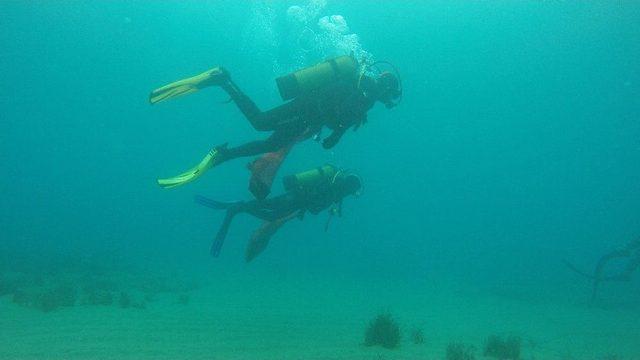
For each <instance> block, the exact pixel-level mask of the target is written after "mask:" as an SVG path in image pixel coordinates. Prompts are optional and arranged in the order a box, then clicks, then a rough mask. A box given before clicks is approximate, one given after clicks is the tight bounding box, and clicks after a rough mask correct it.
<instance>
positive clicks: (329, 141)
mask: <svg viewBox="0 0 640 360" xmlns="http://www.w3.org/2000/svg"><path fill="white" fill-rule="evenodd" d="M345 131H346V128H344V127H340V128H338V129H336V130H334V131H333V132H332V133H331V135H329V136H328V137H327V138H326V139H324V140H322V147H323V148H325V149H331V148H332V147H334V146H336V144H337V143H338V141H340V138H341V137H342V135H344V132H345Z"/></svg>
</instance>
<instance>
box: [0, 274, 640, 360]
mask: <svg viewBox="0 0 640 360" xmlns="http://www.w3.org/2000/svg"><path fill="white" fill-rule="evenodd" d="M387 310H389V311H391V312H392V314H393V315H394V317H395V318H396V320H397V321H398V323H399V324H400V326H401V329H402V331H403V340H402V343H401V346H400V347H399V348H398V349H394V350H387V349H382V348H377V347H365V346H363V345H362V343H363V336H364V329H365V327H366V325H367V324H368V322H369V321H370V320H371V319H372V318H373V317H374V316H375V315H376V314H377V313H378V312H380V311H387ZM415 328H420V329H422V331H423V332H424V337H425V342H424V344H420V345H416V344H413V343H412V342H411V341H410V340H409V336H408V334H409V333H410V332H411V330H412V329H415ZM492 334H514V335H517V336H520V337H521V338H522V344H523V349H522V353H523V355H522V359H524V360H528V359H559V360H569V359H581V360H582V359H609V358H613V357H611V356H612V355H617V356H619V357H618V358H619V359H640V310H639V309H637V308H635V309H634V308H627V309H608V310H605V309H598V308H593V307H589V306H586V305H581V304H558V303H550V302H544V301H527V300H522V299H510V298H506V297H502V296H498V295H496V294H492V293H487V292H484V293H483V292H473V291H468V290H464V291H461V290H456V289H454V288H443V287H439V286H437V285H433V284H428V283H424V284H416V283H414V284H411V285H409V284H407V283H402V282H400V281H386V282H379V281H378V282H367V281H356V280H350V279H337V280H336V279H324V280H323V279H304V280H293V279H291V278H287V279H282V278H280V279H278V278H275V277H274V278H269V279H265V278H257V277H251V276H238V277H231V278H230V277H225V278H221V279H217V280H216V281H212V282H211V283H210V284H208V285H205V286H204V287H202V288H200V289H199V290H196V291H194V292H192V293H190V295H189V302H188V303H187V304H179V303H177V302H176V301H175V298H173V297H170V296H168V295H167V296H159V297H158V299H156V300H155V301H154V302H152V303H149V304H148V306H147V308H146V309H120V308H118V307H117V306H86V305H76V306H74V307H70V308H63V309H60V310H56V311H53V312H50V313H43V312H41V311H38V310H35V309H32V308H25V307H21V306H18V305H15V304H13V303H12V302H11V298H10V297H8V296H5V297H2V298H0V359H41V360H43V359H137V360H140V359H191V360H196V359H208V360H214V359H265V360H266V359H274V360H275V359H279V360H280V359H367V360H379V359H389V360H390V359H445V357H446V356H445V354H446V347H447V344H449V343H451V342H454V341H459V342H463V343H465V344H470V345H473V346H474V347H475V348H476V349H477V350H476V358H478V359H482V358H483V357H482V356H481V353H482V346H483V342H484V340H485V339H486V338H487V337H488V336H489V335H492Z"/></svg>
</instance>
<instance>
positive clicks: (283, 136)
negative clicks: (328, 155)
mask: <svg viewBox="0 0 640 360" xmlns="http://www.w3.org/2000/svg"><path fill="white" fill-rule="evenodd" d="M363 83H365V84H367V85H371V84H372V83H375V81H374V80H373V79H371V78H367V77H365V78H363ZM222 89H223V90H225V91H226V92H227V93H228V94H229V95H230V96H231V99H232V100H233V102H234V103H235V104H236V105H237V106H238V108H239V109H240V111H241V112H242V113H243V114H244V116H245V117H246V118H247V119H248V120H249V122H250V123H251V125H252V126H253V127H254V128H255V129H256V130H258V131H273V133H272V134H271V135H270V136H269V137H268V138H267V139H265V140H258V141H252V142H249V143H247V144H244V145H240V146H238V147H235V148H227V149H224V150H223V154H224V159H223V160H224V161H226V160H231V159H234V158H237V157H244V156H253V155H258V154H263V153H267V152H272V151H277V150H279V149H281V148H283V147H286V146H288V145H290V144H291V143H292V142H294V141H295V140H296V139H297V138H299V137H302V136H311V135H314V134H317V133H319V132H320V130H321V129H322V127H323V126H326V127H328V128H329V129H331V130H332V133H331V135H329V136H328V137H327V138H325V139H324V140H323V141H322V145H323V147H324V148H325V149H329V148H332V147H333V146H335V145H336V144H337V143H338V141H339V140H340V138H341V137H342V135H344V133H345V132H346V131H347V129H349V128H350V127H353V128H354V129H357V128H358V127H359V126H360V125H362V124H363V123H365V122H366V119H367V111H368V110H369V109H371V107H372V106H373V105H374V103H375V101H376V100H375V98H373V96H366V95H365V93H364V92H363V91H362V90H361V89H359V88H358V87H357V86H356V84H355V83H354V82H353V81H336V82H335V83H334V84H333V85H331V86H327V87H325V88H323V89H320V90H317V91H314V92H311V93H308V94H305V95H304V96H300V97H298V98H295V99H294V100H292V101H290V102H287V103H285V104H283V105H280V106H278V107H275V108H273V109H271V110H268V111H261V110H260V109H259V108H258V107H257V106H256V104H255V103H254V102H253V100H251V98H249V97H248V96H247V95H245V94H244V93H243V92H242V91H241V90H240V89H239V88H238V87H237V86H236V85H235V84H234V83H233V82H232V81H231V80H228V81H227V82H226V83H224V84H222Z"/></svg>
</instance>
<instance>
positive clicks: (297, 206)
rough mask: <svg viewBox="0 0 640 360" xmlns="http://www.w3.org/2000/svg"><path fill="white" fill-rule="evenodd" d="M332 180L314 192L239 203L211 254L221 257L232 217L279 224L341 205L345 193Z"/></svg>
mask: <svg viewBox="0 0 640 360" xmlns="http://www.w3.org/2000/svg"><path fill="white" fill-rule="evenodd" d="M340 190H341V189H339V188H337V186H336V184H330V183H329V181H327V182H326V183H323V184H322V185H320V186H317V187H315V188H314V189H313V190H312V191H307V192H301V191H289V192H287V193H285V194H283V195H280V196H276V197H273V198H270V199H265V200H252V201H247V202H238V203H235V204H233V205H230V206H229V207H228V208H227V214H226V216H225V218H224V221H223V222H222V225H221V226H220V229H219V230H218V233H217V234H216V238H215V240H214V241H213V244H212V246H211V255H213V256H218V254H219V253H220V249H221V248H222V244H223V243H224V239H225V238H226V236H227V232H228V231H229V227H230V226H231V222H232V221H233V218H234V217H235V216H236V215H237V214H239V213H248V214H251V215H253V216H255V217H257V218H259V219H261V220H264V221H266V222H276V221H278V220H282V219H285V218H287V217H291V216H295V215H297V216H299V217H300V218H302V217H303V216H304V214H305V212H310V213H312V214H318V213H319V212H321V211H322V210H325V209H328V208H329V207H331V206H332V205H334V204H338V205H340V203H341V202H342V199H343V198H344V196H346V194H345V193H344V191H340Z"/></svg>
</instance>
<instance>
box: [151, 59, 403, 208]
mask: <svg viewBox="0 0 640 360" xmlns="http://www.w3.org/2000/svg"><path fill="white" fill-rule="evenodd" d="M374 65H375V64H374ZM372 66H373V65H371V66H368V67H364V69H363V70H361V68H362V67H361V66H360V65H359V64H358V63H357V61H356V60H355V59H353V58H352V57H350V56H340V57H337V58H335V59H330V60H327V61H326V62H323V63H320V64H318V65H315V66H312V67H310V68H306V69H302V70H299V71H297V72H295V73H292V74H289V75H287V76H283V77H280V78H278V79H277V80H276V81H277V83H278V88H279V90H280V93H281V95H282V97H283V99H284V100H291V99H292V100H291V101H289V102H287V103H285V104H283V105H280V106H278V107H276V108H273V109H271V110H268V111H264V112H263V111H261V110H260V109H259V108H258V107H257V106H256V104H255V103H254V102H253V101H252V100H251V99H250V98H249V97H248V96H247V95H245V94H244V93H243V92H242V91H241V90H240V89H239V88H238V86H237V85H236V84H235V83H234V82H233V81H232V80H231V77H230V75H229V73H228V71H226V70H225V69H224V68H222V67H217V68H214V69H212V70H209V71H207V72H205V73H203V74H200V75H198V76H194V77H192V78H189V79H185V80H180V81H177V82H175V83H172V84H169V85H167V86H164V87H162V88H159V89H157V90H154V91H153V92H152V93H151V95H150V98H149V100H150V102H151V103H152V104H155V103H157V102H161V101H164V100H166V99H170V98H173V97H177V96H180V95H183V94H188V93H191V92H194V91H198V90H200V89H202V88H204V87H208V86H219V87H220V88H222V89H223V90H224V91H225V92H226V93H228V94H229V96H230V97H231V100H232V101H233V102H234V103H235V104H236V105H237V106H238V108H239V109H240V111H241V112H242V113H243V114H244V116H245V117H246V118H247V119H248V120H249V122H250V123H251V125H252V126H253V127H254V128H255V129H256V130H258V131H272V132H273V133H272V134H271V135H270V136H269V137H268V138H267V139H265V140H258V141H252V142H249V143H246V144H244V145H240V146H238V147H227V144H224V145H221V146H217V147H215V148H214V149H212V150H211V151H210V152H209V154H208V155H207V156H206V157H205V158H204V159H203V160H202V161H201V162H200V164H198V165H197V166H195V167H193V168H192V169H190V170H188V171H186V172H184V173H182V174H180V175H178V176H175V177H173V178H168V179H159V180H158V183H159V184H160V185H161V186H163V187H174V186H178V185H181V184H184V183H187V182H190V181H192V180H194V179H196V178H197V177H199V176H200V175H201V174H202V173H203V172H204V171H206V170H207V169H209V168H211V167H214V166H216V165H219V164H221V163H223V162H225V161H228V160H232V159H235V158H238V157H245V156H253V155H258V154H265V153H272V152H278V151H285V150H286V151H288V149H290V148H291V147H292V146H293V145H294V144H295V143H296V142H298V141H301V140H304V139H308V138H310V137H312V136H319V134H320V131H321V130H322V128H323V127H325V126H326V127H328V128H329V129H331V130H332V133H331V135H329V136H328V137H327V138H325V139H324V140H323V141H322V145H323V147H324V148H326V149H329V148H332V147H333V146H335V145H336V144H337V143H338V142H339V140H340V138H341V137H342V136H343V135H344V133H345V132H346V131H347V130H348V129H349V128H353V129H354V130H355V129H358V128H359V127H360V126H361V125H363V124H364V123H365V122H366V121H367V112H368V111H369V109H371V107H373V105H374V104H375V103H376V102H378V101H379V102H382V103H383V104H384V105H385V106H386V107H387V108H392V107H394V106H396V105H397V101H399V99H400V97H401V95H402V85H401V82H400V79H399V77H398V76H397V75H395V74H393V73H391V72H383V71H378V75H375V76H374V75H368V74H367V72H366V71H365V70H366V69H371V67H372ZM283 157H284V155H281V156H280V157H279V158H278V159H277V161H282V158H283ZM275 167H276V168H277V166H275ZM268 185H269V186H270V183H269V184H268ZM265 186H266V185H265ZM255 193H256V192H254V194H255ZM261 193H262V194H263V195H264V196H266V193H268V191H267V192H266V193H265V192H264V191H261ZM258 197H259V198H261V197H263V196H258Z"/></svg>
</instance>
